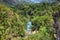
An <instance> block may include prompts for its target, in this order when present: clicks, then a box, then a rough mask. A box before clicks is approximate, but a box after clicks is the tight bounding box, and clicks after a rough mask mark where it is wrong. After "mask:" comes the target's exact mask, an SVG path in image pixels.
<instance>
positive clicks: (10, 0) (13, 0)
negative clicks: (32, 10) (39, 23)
mask: <svg viewBox="0 0 60 40" xmlns="http://www.w3.org/2000/svg"><path fill="white" fill-rule="evenodd" d="M0 2H2V3H4V4H7V5H12V6H13V5H17V4H34V3H42V2H47V3H52V2H56V3H57V0H41V1H40V0H0Z"/></svg>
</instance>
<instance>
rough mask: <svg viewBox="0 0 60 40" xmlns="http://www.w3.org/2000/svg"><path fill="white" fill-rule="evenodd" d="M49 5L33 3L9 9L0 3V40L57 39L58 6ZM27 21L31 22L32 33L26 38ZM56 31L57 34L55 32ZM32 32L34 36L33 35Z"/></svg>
mask: <svg viewBox="0 0 60 40" xmlns="http://www.w3.org/2000/svg"><path fill="white" fill-rule="evenodd" d="M0 1H2V0H0ZM11 1H12V0H11ZM9 2H10V1H9ZM51 5H53V6H51ZM51 5H50V4H49V3H38V4H36V3H35V4H28V5H24V4H18V5H15V6H14V7H9V6H7V5H5V4H4V3H0V40H56V39H59V38H60V35H59V34H60V30H58V29H60V27H59V26H60V25H59V22H60V16H59V15H60V13H59V11H60V4H57V5H54V3H52V4H51ZM53 14H54V15H53ZM53 17H54V18H53ZM55 18H56V20H55ZM28 21H31V22H32V26H31V28H30V29H31V32H32V33H31V34H30V35H29V36H28V37H27V38H26V34H27V33H26V32H27V30H26V28H27V22H28ZM55 21H56V22H55ZM57 23H58V24H57ZM53 24H56V25H53ZM56 26H57V27H56ZM55 28H56V29H55ZM57 30H58V32H56V31H57ZM34 32H35V34H33V33H34ZM57 35H58V36H57Z"/></svg>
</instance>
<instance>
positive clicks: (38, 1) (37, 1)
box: [31, 0, 42, 3]
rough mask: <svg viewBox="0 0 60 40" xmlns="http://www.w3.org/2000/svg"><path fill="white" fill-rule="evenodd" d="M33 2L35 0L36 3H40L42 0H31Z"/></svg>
mask: <svg viewBox="0 0 60 40" xmlns="http://www.w3.org/2000/svg"><path fill="white" fill-rule="evenodd" d="M31 1H32V2H35V3H40V2H42V0H31Z"/></svg>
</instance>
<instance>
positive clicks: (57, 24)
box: [53, 13, 60, 40]
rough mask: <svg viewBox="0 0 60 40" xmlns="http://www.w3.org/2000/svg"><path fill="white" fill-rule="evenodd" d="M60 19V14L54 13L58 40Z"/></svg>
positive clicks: (59, 37)
mask: <svg viewBox="0 0 60 40" xmlns="http://www.w3.org/2000/svg"><path fill="white" fill-rule="evenodd" d="M59 17H60V13H54V14H53V20H54V28H55V30H56V37H57V38H56V40H60V27H59V24H60V22H59V20H58V19H59Z"/></svg>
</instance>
